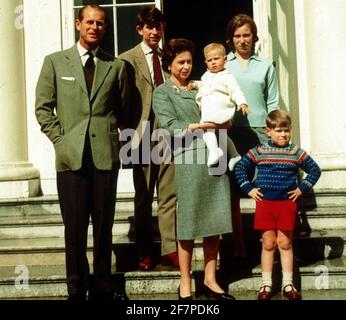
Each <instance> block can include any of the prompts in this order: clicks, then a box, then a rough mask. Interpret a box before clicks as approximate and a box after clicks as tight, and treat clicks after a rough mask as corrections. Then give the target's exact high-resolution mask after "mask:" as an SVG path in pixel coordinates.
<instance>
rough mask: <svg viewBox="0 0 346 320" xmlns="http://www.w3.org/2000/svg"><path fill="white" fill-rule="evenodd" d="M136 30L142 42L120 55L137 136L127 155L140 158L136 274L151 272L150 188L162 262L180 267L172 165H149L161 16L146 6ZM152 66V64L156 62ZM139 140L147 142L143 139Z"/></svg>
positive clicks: (159, 70) (135, 176)
mask: <svg viewBox="0 0 346 320" xmlns="http://www.w3.org/2000/svg"><path fill="white" fill-rule="evenodd" d="M136 30H137V32H138V34H139V35H140V36H141V37H142V39H143V41H142V42H141V43H140V44H138V45H137V46H135V47H134V48H132V49H130V50H128V51H126V52H124V53H122V54H121V55H119V58H121V59H123V60H125V61H126V62H127V66H128V74H129V77H130V85H132V86H133V87H132V88H131V93H132V98H134V97H135V96H136V93H137V95H138V99H133V100H132V101H133V102H132V103H131V110H132V111H131V116H132V119H131V120H132V125H133V127H134V128H136V134H135V135H134V137H133V138H132V142H131V147H132V154H140V155H142V157H141V158H140V159H138V160H139V161H138V162H137V163H133V182H134V187H135V236H136V246H137V249H138V255H139V265H138V267H139V269H140V270H151V269H152V268H153V267H154V266H155V262H154V261H153V230H152V203H153V195H154V189H155V186H156V188H157V196H158V221H159V229H160V235H161V256H162V257H161V263H162V264H163V265H169V266H173V267H175V268H178V267H179V263H178V256H177V247H176V235H175V207H176V195H175V182H174V166H173V164H172V163H170V164H163V163H162V164H157V163H153V161H152V157H151V153H152V151H153V148H154V146H155V145H154V143H152V142H151V141H150V137H151V133H152V131H153V130H154V129H156V128H157V122H156V120H155V116H154V113H153V111H152V108H151V105H152V93H153V90H154V88H155V87H157V86H158V85H160V84H161V83H162V82H163V79H164V74H163V72H162V68H161V63H160V60H159V55H160V48H159V43H160V41H161V38H162V36H163V32H164V17H163V15H162V13H161V11H160V10H158V9H157V8H155V7H145V8H144V9H142V10H141V12H140V13H139V14H138V16H137V26H136ZM155 61H156V63H155ZM144 137H149V139H145V138H144Z"/></svg>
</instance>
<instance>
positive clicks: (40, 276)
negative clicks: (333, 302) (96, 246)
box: [0, 257, 346, 300]
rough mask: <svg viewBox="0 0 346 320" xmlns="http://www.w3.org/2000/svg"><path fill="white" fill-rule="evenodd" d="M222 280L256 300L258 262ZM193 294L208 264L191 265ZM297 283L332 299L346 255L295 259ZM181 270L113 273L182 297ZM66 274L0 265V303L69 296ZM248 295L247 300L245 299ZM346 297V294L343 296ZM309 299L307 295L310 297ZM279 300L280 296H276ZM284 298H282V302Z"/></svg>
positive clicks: (125, 284)
mask: <svg viewBox="0 0 346 320" xmlns="http://www.w3.org/2000/svg"><path fill="white" fill-rule="evenodd" d="M218 269H219V270H218V275H217V276H218V279H219V282H220V284H222V285H223V287H224V288H226V289H227V288H228V289H229V291H230V292H231V293H232V294H233V295H234V296H235V297H236V298H238V299H246V300H255V299H256V291H257V290H258V288H259V285H260V281H261V269H260V265H259V264H256V263H254V264H251V263H244V264H242V265H240V264H235V263H232V262H231V264H230V265H222V264H220V265H219V266H218ZM192 270H193V271H192V278H193V291H194V292H195V296H197V297H198V299H205V297H204V296H203V295H202V296H201V293H202V292H201V285H202V282H203V263H202V262H196V261H195V262H193V263H192ZM294 274H295V277H294V278H295V279H294V281H295V284H296V286H297V287H298V288H299V289H301V290H302V291H303V296H304V295H305V293H306V291H314V290H316V291H318V292H321V293H322V292H323V294H324V295H325V296H326V297H327V298H328V297H330V294H329V293H330V292H332V290H338V291H344V290H345V292H346V257H341V258H336V259H323V260H316V261H314V262H309V263H307V262H304V261H299V260H298V261H296V269H295V272H294ZM179 278H180V275H179V271H178V270H172V269H169V268H168V267H166V268H165V267H162V266H161V267H157V268H156V269H155V270H153V271H147V272H139V271H137V272H133V271H132V272H124V273H120V272H114V281H115V282H116V283H118V284H119V285H120V286H122V289H123V290H126V293H127V294H128V295H129V296H130V297H132V298H135V299H144V298H146V299H148V298H149V297H152V299H157V298H158V299H160V297H161V298H163V297H167V296H168V297H171V298H172V299H177V296H176V291H177V287H178V285H179ZM273 278H274V281H273V290H274V292H276V291H277V292H279V291H280V268H279V263H275V266H274V271H273ZM66 296H67V292H66V274H65V268H64V266H53V265H52V266H48V267H47V266H29V267H28V268H27V269H25V268H23V267H22V266H19V267H18V268H17V269H15V268H13V267H0V299H24V298H33V299H48V298H54V299H63V298H66ZM155 297H156V298H155ZM242 297H243V298H242ZM343 297H344V298H346V296H343ZM305 298H307V297H305ZM274 299H275V298H274ZM278 299H279V298H278Z"/></svg>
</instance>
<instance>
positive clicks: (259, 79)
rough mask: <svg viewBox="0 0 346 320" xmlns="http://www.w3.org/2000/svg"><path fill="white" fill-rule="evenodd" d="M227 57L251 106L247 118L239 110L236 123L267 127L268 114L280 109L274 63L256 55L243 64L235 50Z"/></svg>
mask: <svg viewBox="0 0 346 320" xmlns="http://www.w3.org/2000/svg"><path fill="white" fill-rule="evenodd" d="M227 58H228V59H227V63H226V68H227V69H229V70H230V71H231V73H232V74H233V76H234V77H235V78H236V80H237V81H238V84H239V86H240V88H241V89H242V91H243V93H244V95H245V98H246V101H247V103H248V106H249V107H250V113H249V114H248V116H247V119H246V117H244V116H241V115H239V112H237V116H235V118H234V120H233V121H234V125H236V126H242V127H243V126H249V124H250V127H265V126H266V123H265V119H266V116H267V114H268V113H269V112H270V111H272V110H275V109H279V90H278V82H277V78H276V74H275V69H274V66H273V64H272V63H270V62H269V61H267V60H265V59H263V58H261V57H259V56H256V55H252V56H251V57H250V59H249V61H248V64H247V65H242V64H241V63H240V61H239V60H238V59H237V57H236V56H235V55H234V53H233V52H230V53H229V54H228V56H227ZM247 120H248V121H247Z"/></svg>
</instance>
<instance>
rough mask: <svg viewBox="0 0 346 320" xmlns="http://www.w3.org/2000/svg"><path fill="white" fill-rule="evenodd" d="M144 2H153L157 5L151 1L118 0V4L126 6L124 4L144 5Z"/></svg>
mask: <svg viewBox="0 0 346 320" xmlns="http://www.w3.org/2000/svg"><path fill="white" fill-rule="evenodd" d="M143 2H152V3H153V4H155V1H150V0H117V4H124V3H143Z"/></svg>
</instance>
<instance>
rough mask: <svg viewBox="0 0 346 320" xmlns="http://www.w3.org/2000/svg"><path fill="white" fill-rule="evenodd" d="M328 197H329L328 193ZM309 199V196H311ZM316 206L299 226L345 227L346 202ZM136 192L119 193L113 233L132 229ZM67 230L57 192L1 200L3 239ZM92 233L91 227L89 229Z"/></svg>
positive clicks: (247, 205) (250, 209)
mask: <svg viewBox="0 0 346 320" xmlns="http://www.w3.org/2000/svg"><path fill="white" fill-rule="evenodd" d="M327 198H328V197H327ZM309 201H310V200H309ZM326 204H327V203H325V204H324V206H321V207H317V208H315V207H314V206H312V205H311V204H310V202H307V205H306V206H305V207H304V206H302V205H301V206H302V210H301V211H300V213H299V219H298V220H297V222H298V225H297V227H298V228H300V229H302V228H305V229H309V230H311V229H314V230H319V229H346V206H345V207H343V206H337V205H338V204H340V203H339V202H338V201H336V202H335V204H336V205H334V206H331V205H330V203H328V205H329V206H326ZM254 207H255V202H254V201H253V200H252V199H248V198H243V199H241V208H242V216H243V221H244V228H245V229H251V228H252V226H253V213H254ZM156 210H157V204H156V202H154V204H153V217H154V219H153V225H154V230H155V231H156V235H157V236H158V235H159V232H158V225H157V215H156ZM133 219H134V218H133V194H122V195H121V196H119V197H118V200H117V207H116V214H115V218H114V228H113V235H115V236H121V235H131V234H132V233H133ZM63 232H64V228H63V224H62V218H61V214H60V209H59V205H58V199H57V196H44V197H37V198H30V199H16V200H6V199H1V200H0V239H16V238H19V239H23V238H36V237H37V238H41V237H62V236H63ZM89 233H90V234H91V233H92V229H91V228H90V229H89Z"/></svg>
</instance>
